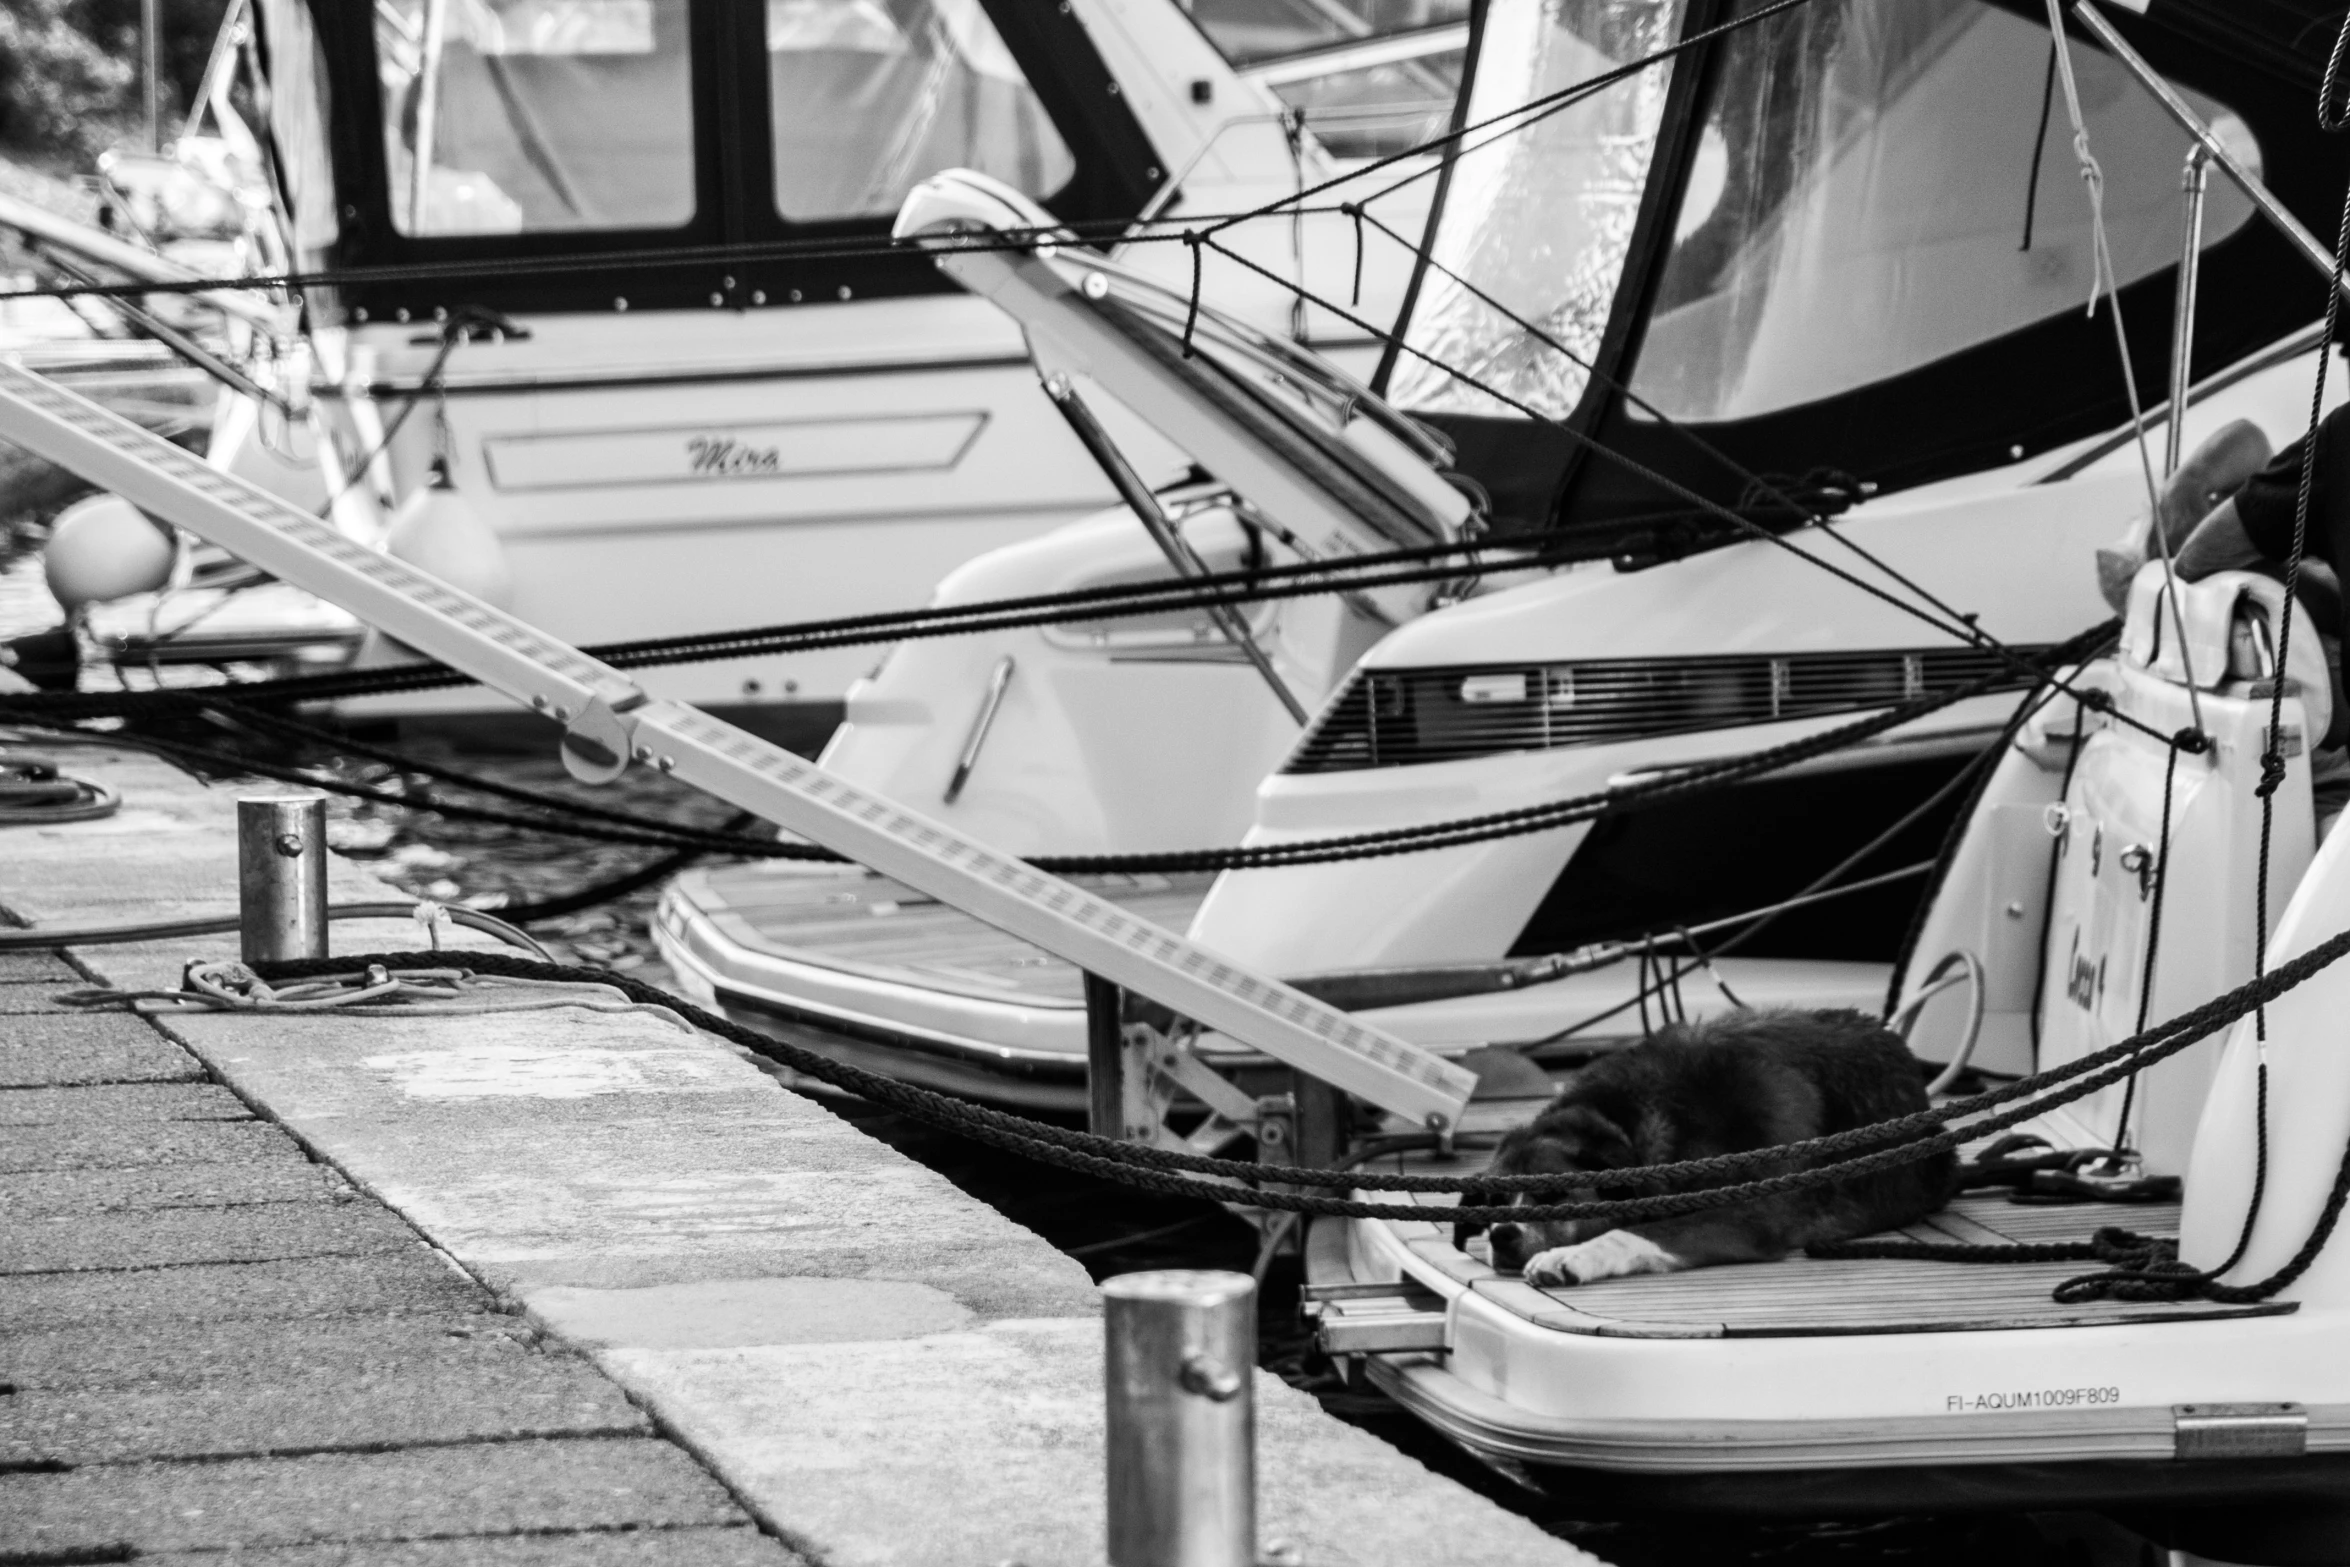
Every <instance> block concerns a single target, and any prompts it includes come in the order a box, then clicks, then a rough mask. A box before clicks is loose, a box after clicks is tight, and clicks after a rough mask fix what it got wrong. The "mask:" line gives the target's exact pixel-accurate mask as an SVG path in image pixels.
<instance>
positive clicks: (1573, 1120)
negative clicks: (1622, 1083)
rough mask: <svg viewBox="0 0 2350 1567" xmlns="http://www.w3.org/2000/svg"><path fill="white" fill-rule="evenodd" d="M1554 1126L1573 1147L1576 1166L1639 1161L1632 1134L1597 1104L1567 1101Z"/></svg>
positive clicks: (1603, 1167)
mask: <svg viewBox="0 0 2350 1567" xmlns="http://www.w3.org/2000/svg"><path fill="white" fill-rule="evenodd" d="M1553 1126H1554V1127H1555V1129H1556V1130H1555V1132H1554V1135H1555V1136H1556V1137H1557V1138H1558V1140H1559V1141H1560V1142H1562V1143H1564V1144H1566V1145H1567V1146H1568V1147H1569V1148H1571V1149H1572V1150H1573V1151H1572V1153H1571V1155H1570V1156H1569V1157H1570V1160H1571V1164H1572V1165H1574V1166H1580V1167H1581V1168H1583V1169H1586V1170H1609V1169H1617V1168H1620V1167H1622V1166H1624V1165H1628V1164H1636V1163H1638V1162H1639V1161H1638V1160H1637V1159H1635V1158H1634V1157H1633V1153H1632V1134H1631V1133H1630V1132H1627V1131H1626V1130H1624V1128H1623V1127H1622V1126H1620V1125H1618V1124H1617V1123H1616V1122H1615V1120H1614V1119H1613V1118H1611V1117H1610V1116H1609V1115H1608V1114H1607V1112H1606V1111H1604V1110H1601V1109H1600V1108H1598V1107H1597V1106H1596V1105H1589V1104H1576V1105H1567V1106H1565V1107H1563V1108H1562V1109H1561V1110H1560V1111H1559V1112H1558V1114H1557V1115H1556V1116H1555V1117H1554V1118H1553Z"/></svg>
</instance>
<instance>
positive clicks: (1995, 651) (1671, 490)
mask: <svg viewBox="0 0 2350 1567" xmlns="http://www.w3.org/2000/svg"><path fill="white" fill-rule="evenodd" d="M1201 243H1202V244H1204V245H1207V246H1210V247H1212V248H1213V249H1214V250H1215V251H1216V252H1217V253H1218V254H1219V255H1222V256H1225V257H1227V258H1229V259H1231V260H1232V261H1235V262H1238V263H1239V264H1240V265H1241V266H1243V267H1246V268H1247V269H1248V270H1249V271H1251V272H1254V273H1256V274H1257V275H1258V276H1260V277H1264V278H1268V279H1270V280H1271V281H1273V282H1274V283H1277V284H1280V285H1281V286H1283V287H1295V286H1296V285H1293V284H1290V283H1288V282H1287V281H1286V280H1285V279H1283V278H1282V277H1281V276H1280V274H1278V273H1276V272H1273V271H1270V270H1268V269H1267V268H1265V267H1262V266H1259V265H1258V264H1257V263H1256V262H1254V261H1251V260H1250V259H1249V258H1248V257H1246V256H1244V255H1241V254H1240V253H1239V252H1238V251H1235V250H1230V249H1227V248H1226V247H1224V246H1222V245H1219V244H1217V243H1216V241H1215V239H1214V237H1213V236H1209V237H1207V238H1204V239H1203V240H1202V241H1201ZM1300 292H1301V293H1304V294H1305V296H1306V299H1307V302H1308V303H1310V304H1315V305H1319V306H1320V307H1321V308H1322V309H1324V310H1327V311H1329V312H1330V313H1331V314H1333V315H1335V316H1337V317H1338V318H1339V319H1341V320H1343V321H1346V322H1348V323H1349V324H1350V325H1353V326H1356V327H1358V328H1360V329H1362V330H1364V331H1367V332H1369V333H1371V334H1372V335H1373V336H1375V337H1378V338H1380V339H1381V340H1383V341H1386V342H1390V343H1392V344H1393V345H1394V346H1395V347H1396V349H1397V350H1398V351H1400V352H1402V353H1406V354H1409V355H1411V356H1412V357H1413V358H1414V359H1418V360H1420V361H1421V362H1423V363H1425V364H1427V365H1429V366H1430V367H1432V368H1434V369H1436V370H1438V371H1441V372H1442V373H1444V374H1445V375H1448V376H1451V377H1452V378H1453V379H1454V380H1456V381H1459V382H1460V383H1461V384H1462V385H1464V386H1467V387H1470V388H1472V389H1473V390H1476V391H1480V392H1483V393H1484V394H1485V395H1486V396H1488V397H1491V398H1492V399H1493V400H1494V401H1495V402H1498V403H1501V404H1504V405H1505V406H1507V407H1511V408H1515V409H1516V410H1518V412H1520V413H1522V414H1524V415H1525V416H1526V417H1527V418H1529V419H1532V420H1534V421H1536V422H1537V423H1540V424H1545V425H1548V426H1550V427H1551V428H1552V429H1554V430H1556V431H1558V432H1559V433H1560V434H1562V435H1564V436H1566V437H1567V438H1568V439H1569V440H1571V441H1574V442H1576V443H1578V444H1580V445H1582V446H1585V447H1587V448H1589V449H1590V450H1591V451H1592V452H1594V453H1596V454H1597V455H1599V456H1601V457H1603V458H1605V459H1606V460H1607V461H1609V462H1612V463H1614V464H1615V465H1616V466H1617V467H1619V468H1622V469H1623V470H1624V471H1626V472H1627V473H1630V474H1632V475H1633V476H1634V477H1636V478H1640V479H1645V480H1647V481H1648V482H1649V483H1651V484H1653V485H1655V486H1656V487H1657V488H1658V489H1660V490H1663V491H1664V492H1665V493H1666V494H1668V495H1671V496H1673V497H1675V498H1676V499H1680V500H1683V501H1686V502H1687V503H1688V504H1689V505H1691V506H1694V507H1696V508H1697V509H1698V510H1700V511H1702V512H1705V513H1706V514H1707V515H1709V516H1715V517H1719V518H1721V519H1722V520H1723V521H1725V522H1727V523H1729V524H1730V525H1731V526H1732V527H1734V528H1736V529H1738V530H1739V531H1740V532H1742V533H1746V534H1748V535H1750V536H1752V537H1753V538H1755V539H1758V540H1761V541H1763V542H1766V543H1770V544H1775V545H1777V546H1778V547H1779V548H1780V549H1783V550H1785V551H1787V552H1788V553H1789V554H1791V555H1793V556H1795V557H1796V558H1797V559H1798V560H1804V561H1809V562H1810V563H1811V564H1812V565H1814V566H1816V567H1818V568H1819V569H1820V570H1822V571H1824V572H1826V573H1828V574H1829V575H1830V576H1832V577H1836V578H1838V579H1840V580H1841V581H1843V582H1845V583H1848V584H1850V585H1851V586H1853V587H1855V588H1858V589H1859V590H1860V591H1862V592H1863V593H1866V594H1868V595H1869V596H1870V597H1871V598H1874V599H1876V600H1878V601H1879V602H1881V603H1883V604H1886V605H1889V606H1890V607H1892V608H1893V609H1896V610H1899V611H1900V612H1901V613H1902V614H1904V615H1907V616H1909V617H1910V618H1912V619H1913V620H1917V621H1920V622H1922V623H1923V624H1925V625H1927V626H1931V627H1932V628H1933V629H1934V630H1936V631H1939V632H1941V633H1942V634H1943V635H1945V636H1948V637H1953V638H1955V639H1957V640H1958V641H1960V642H1963V643H1966V644H1967V645H1969V646H1971V647H1973V648H1975V649H1976V650H1977V651H1978V652H1984V653H1989V654H1992V655H1993V656H1995V657H1997V658H1998V659H2000V660H2001V661H2002V662H2004V663H2006V664H2008V665H2009V666H2011V667H2012V668H2014V669H2015V670H2017V671H2018V672H2020V673H2024V674H2028V675H2030V676H2032V678H2033V681H2034V683H2037V682H2038V681H2039V680H2040V679H2042V678H2043V677H2045V678H2047V679H2048V680H2049V681H2050V682H2051V683H2053V684H2054V685H2055V686H2056V687H2057V689H2059V690H2061V691H2066V692H2071V691H2072V689H2073V688H2072V686H2071V685H2070V683H2069V682H2067V681H2065V680H2064V679H2062V678H2061V677H2059V676H2057V675H2055V674H2053V673H2051V672H2049V671H2045V670H2043V669H2041V668H2040V666H2038V665H2037V664H2034V663H2033V662H2032V661H2031V660H2030V659H2029V658H2027V657H2025V656H2024V655H2023V654H2022V653H2019V652H2017V651H2016V650H2015V649H2014V648H2012V647H2009V646H2008V645H2007V644H2006V643H2005V642H2002V641H2001V640H1999V639H1998V638H1997V637H1994V636H1992V635H1991V633H1989V632H1987V631H1985V630H1984V629H1983V628H1982V627H1981V626H1979V625H1975V624H1974V623H1973V622H1971V621H1970V622H1967V624H1966V627H1965V629H1964V630H1963V631H1962V630H1960V629H1958V628H1955V627H1952V626H1949V625H1945V624H1944V623H1943V622H1941V621H1939V620H1936V619H1935V618H1934V617H1933V616H1932V615H1931V614H1929V613H1927V612H1926V611H1925V610H1923V609H1920V608H1919V607H1917V606H1916V605H1914V604H1909V603H1905V602H1904V601H1903V600H1901V599H1900V598H1898V597H1896V596H1895V595H1894V594H1892V593H1891V592H1888V591H1887V590H1886V589H1884V588H1881V587H1879V586H1877V585H1876V584H1875V583H1873V582H1868V581H1864V580H1863V579H1862V578H1860V577H1858V576H1856V575H1855V574H1853V573H1852V572H1850V571H1847V570H1845V569H1844V568H1843V567H1842V566H1838V565H1836V564H1835V563H1833V562H1831V561H1826V560H1822V559H1821V558H1820V557H1819V556H1817V555H1814V554H1812V553H1811V552H1810V551H1808V550H1806V549H1804V548H1803V547H1802V546H1801V545H1799V544H1795V543H1793V542H1791V541H1790V540H1788V539H1786V538H1785V537H1783V536H1781V535H1779V534H1777V533H1773V532H1772V531H1771V530H1770V529H1768V528H1765V527H1763V526H1762V525H1761V524H1760V523H1757V522H1753V521H1750V520H1749V519H1747V518H1745V517H1741V516H1739V515H1738V514H1737V513H1736V512H1734V511H1732V510H1730V508H1728V507H1727V506H1724V505H1722V504H1721V503H1720V502H1718V501H1714V500H1710V499H1708V498H1707V497H1705V496H1703V495H1700V494H1698V493H1697V492H1696V491H1695V490H1692V489H1690V488H1689V487H1688V486H1686V485H1684V484H1682V483H1680V482H1679V481H1678V480H1675V479H1671V478H1668V477H1667V476H1665V475H1664V474H1661V473H1659V472H1657V471H1656V470H1655V469H1653V468H1651V467H1649V466H1648V465H1647V464H1645V463H1643V462H1641V461H1639V460H1638V459H1637V458H1633V457H1630V456H1627V455H1625V454H1624V453H1622V452H1619V451H1616V450H1615V449H1614V448H1612V447H1610V446H1608V445H1606V444H1605V443H1603V442H1601V441H1599V440H1597V439H1595V438H1593V437H1592V436H1590V435H1588V434H1585V433H1584V432H1583V431H1580V430H1577V429H1575V428H1574V427H1573V426H1572V425H1570V424H1568V423H1567V422H1566V421H1565V420H1563V419H1557V418H1553V417H1552V416H1551V415H1549V414H1546V413H1543V412H1542V411H1541V410H1539V409H1537V408H1535V407H1533V406H1532V405H1530V404H1528V403H1525V402H1522V401H1520V400H1519V399H1517V398H1515V397H1512V396H1510V395H1509V394H1508V393H1506V392H1502V391H1499V390H1497V389H1496V388H1494V387H1492V386H1489V385H1487V384H1486V383H1485V382H1484V381H1482V380H1479V379H1478V378H1477V377H1476V376H1473V375H1471V374H1470V373H1469V372H1467V371H1465V370H1461V369H1458V368H1456V367H1454V366H1452V365H1448V364H1446V363H1444V362H1443V361H1442V360H1440V359H1438V358H1436V357H1435V356H1434V355H1432V354H1429V353H1427V352H1425V351H1423V350H1421V349H1418V348H1415V347H1413V346H1412V345H1411V344H1410V343H1408V342H1406V341H1404V340H1403V339H1402V338H1401V337H1398V336H1396V335H1394V334H1392V333H1389V332H1385V331H1382V330H1381V329H1380V328H1378V327H1376V326H1373V325H1372V324H1371V323H1370V322H1368V321H1365V320H1364V319H1363V318H1362V317H1360V316H1358V315H1355V314H1354V313H1353V312H1351V311H1349V310H1347V309H1346V308H1345V307H1343V306H1341V305H1339V304H1338V303H1337V302H1336V301H1334V300H1330V299H1325V298H1323V297H1322V296H1321V295H1319V294H1316V293H1313V292H1312V291H1311V290H1306V289H1302V288H1301V289H1300ZM2110 716H2111V717H2112V718H2113V719H2114V720H2115V721H2116V722H2118V723H2124V724H2128V725H2130V726H2131V727H2133V728H2136V729H2141V730H2144V731H2145V732H2146V733H2147V734H2149V735H2152V736H2153V737H2154V738H2155V739H2157V740H2162V739H2166V738H2168V737H2167V736H2165V735H2163V734H2162V733H2161V732H2160V731H2159V730H2156V729H2154V728H2153V727H2151V726H2150V725H2148V724H2146V723H2144V722H2143V721H2141V720H2139V719H2137V718H2133V717H2132V716H2130V715H2129V714H2127V713H2123V712H2120V711H2115V712H2113V713H2112V714H2111V715H2110Z"/></svg>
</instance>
